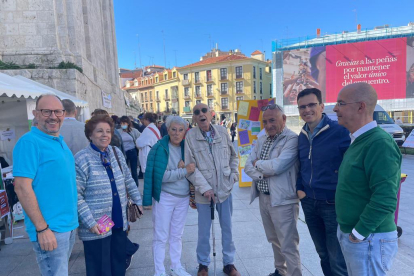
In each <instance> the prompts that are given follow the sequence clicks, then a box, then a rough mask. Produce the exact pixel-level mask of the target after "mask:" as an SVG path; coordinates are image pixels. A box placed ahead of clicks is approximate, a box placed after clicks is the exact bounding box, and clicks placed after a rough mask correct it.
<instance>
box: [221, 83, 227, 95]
mask: <svg viewBox="0 0 414 276" xmlns="http://www.w3.org/2000/svg"><path fill="white" fill-rule="evenodd" d="M221 94H227V82H224V83H222V84H221Z"/></svg>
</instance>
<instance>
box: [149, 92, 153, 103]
mask: <svg viewBox="0 0 414 276" xmlns="http://www.w3.org/2000/svg"><path fill="white" fill-rule="evenodd" d="M149 95H150V101H152V91H150V92H149Z"/></svg>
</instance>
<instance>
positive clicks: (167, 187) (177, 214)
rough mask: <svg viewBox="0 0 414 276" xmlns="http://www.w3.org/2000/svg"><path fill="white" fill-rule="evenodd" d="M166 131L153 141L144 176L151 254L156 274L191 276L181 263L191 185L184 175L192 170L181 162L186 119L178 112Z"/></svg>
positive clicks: (167, 122)
mask: <svg viewBox="0 0 414 276" xmlns="http://www.w3.org/2000/svg"><path fill="white" fill-rule="evenodd" d="M166 126H167V130H168V135H166V136H164V137H163V138H162V139H161V140H159V141H158V143H156V144H155V145H154V146H153V147H152V149H151V151H150V152H149V154H148V159H147V168H146V171H145V177H144V200H143V205H144V206H149V205H152V204H153V205H154V206H153V208H152V220H153V223H154V230H153V234H154V238H153V244H152V249H153V255H154V264H155V276H165V275H168V274H170V273H171V275H173V276H190V274H188V273H187V272H186V271H185V269H184V268H183V267H182V265H181V250H182V242H181V236H182V235H183V231H184V225H185V221H186V217H187V212H188V206H189V193H190V185H189V182H188V181H187V179H186V178H185V176H186V174H187V173H192V172H194V170H195V166H194V164H189V165H187V166H185V165H184V135H185V133H186V131H187V122H186V121H185V120H184V119H183V118H181V117H179V116H169V117H168V118H167V121H166ZM168 238H169V244H170V258H171V268H170V271H169V272H168V273H167V272H166V270H165V267H164V259H165V245H166V243H167V240H168Z"/></svg>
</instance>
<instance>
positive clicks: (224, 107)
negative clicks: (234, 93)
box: [221, 105, 229, 109]
mask: <svg viewBox="0 0 414 276" xmlns="http://www.w3.org/2000/svg"><path fill="white" fill-rule="evenodd" d="M221 109H229V106H228V105H222V106H221Z"/></svg>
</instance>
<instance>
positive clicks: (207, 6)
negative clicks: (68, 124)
mask: <svg viewBox="0 0 414 276" xmlns="http://www.w3.org/2000/svg"><path fill="white" fill-rule="evenodd" d="M113 2H114V8H115V28H116V36H117V47H118V61H119V67H122V68H129V69H133V68H134V66H135V61H136V64H137V67H139V66H140V58H139V56H141V64H142V66H146V65H149V64H157V65H162V66H164V65H165V64H166V66H167V67H171V68H172V67H174V66H176V65H177V66H184V65H187V64H190V63H193V62H197V61H198V60H199V58H200V56H202V55H204V54H205V53H207V52H208V51H209V50H210V48H211V47H213V46H214V45H215V43H218V47H219V49H220V50H223V51H228V50H229V49H237V48H238V49H240V50H241V51H242V52H243V53H244V54H246V55H250V53H252V52H253V51H254V50H261V51H266V58H271V42H272V40H274V39H286V38H296V37H305V36H308V35H315V34H316V29H317V28H320V29H321V32H322V34H325V33H329V34H332V33H340V32H342V31H344V30H347V31H355V30H356V19H357V21H358V23H359V24H361V25H362V29H365V28H373V27H375V26H379V25H384V24H388V25H390V26H393V27H398V26H406V25H407V24H408V22H410V21H413V22H414V12H413V11H414V1H413V0H398V1H395V0H394V1H384V0H377V1H374V0H363V1H357V0H348V1H347V0H344V1H337V0H331V1H326V0H321V1H302V0H296V1H280V0H273V1H245V0H241V1H225V0H222V1H217V0H210V1H198V0H195V1H188V0H178V1H165V0H161V1H141V0H135V1H134V0H132V1H131V0H129V1H127V0H114V1H113ZM395 3H398V4H395ZM354 10H356V12H355V11H354ZM164 40H165V54H166V62H164ZM138 45H139V46H138ZM139 53H140V55H139Z"/></svg>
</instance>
